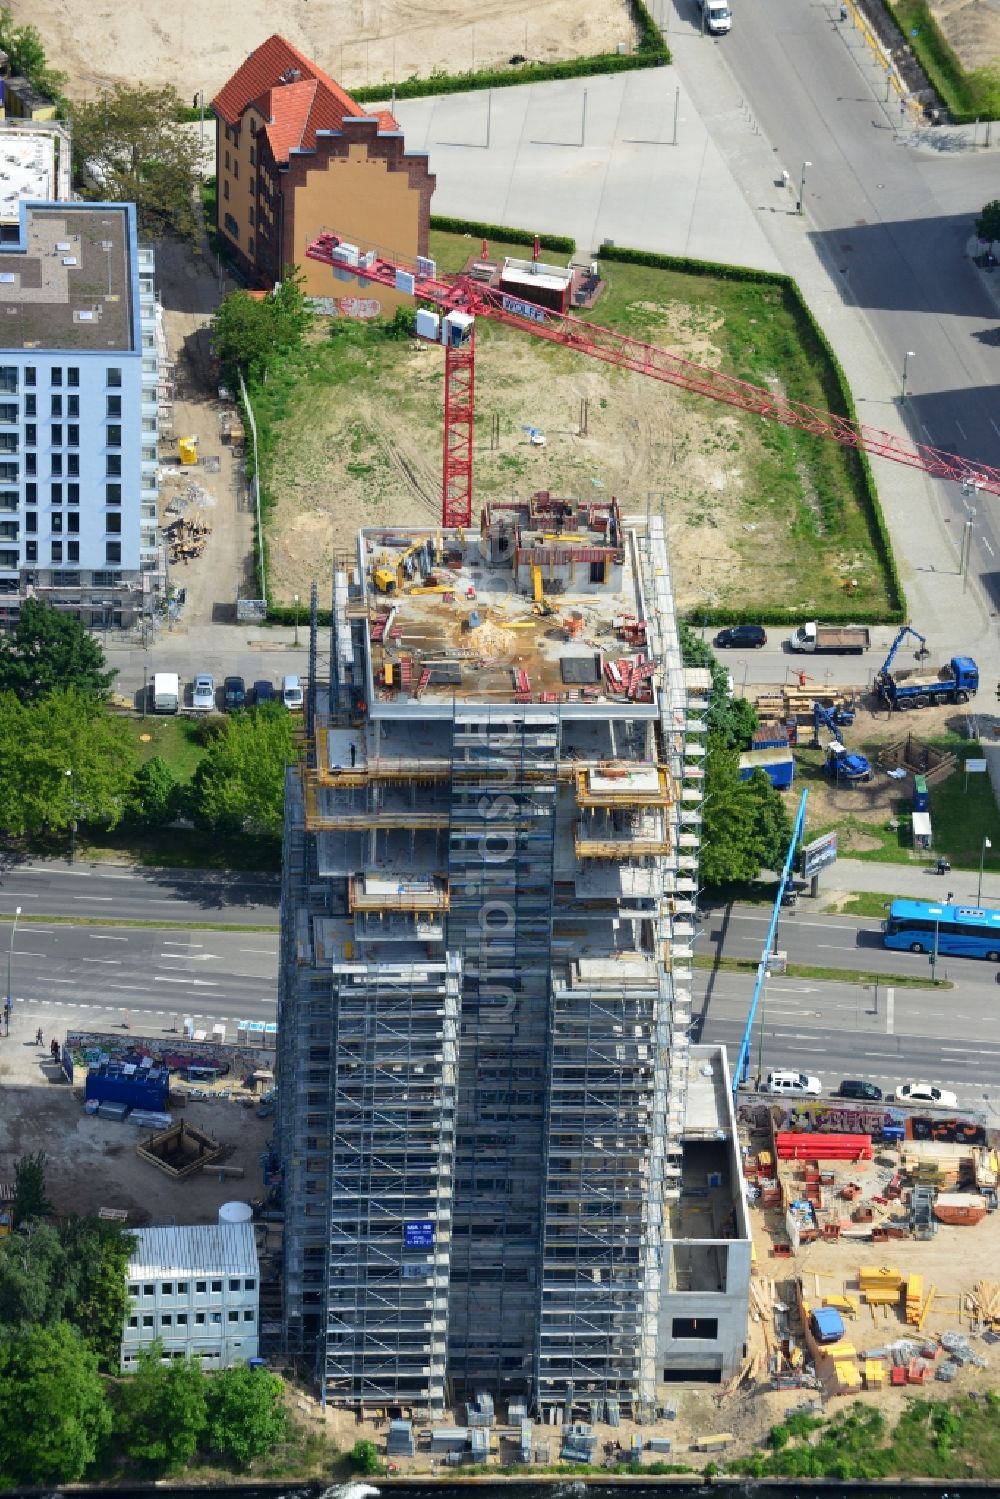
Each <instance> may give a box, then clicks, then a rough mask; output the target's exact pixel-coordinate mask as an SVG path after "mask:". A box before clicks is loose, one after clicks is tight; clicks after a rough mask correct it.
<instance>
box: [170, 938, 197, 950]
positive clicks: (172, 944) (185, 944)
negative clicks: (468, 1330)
mask: <svg viewBox="0 0 1000 1499" xmlns="http://www.w3.org/2000/svg"><path fill="white" fill-rule="evenodd" d="M163 945H164V947H183V948H188V947H204V945H205V944H204V942H178V941H176V940H175V939H174V938H172V937H164V939H163Z"/></svg>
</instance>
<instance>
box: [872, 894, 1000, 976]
mask: <svg viewBox="0 0 1000 1499" xmlns="http://www.w3.org/2000/svg"><path fill="white" fill-rule="evenodd" d="M935 932H936V933H937V951H938V952H939V953H940V955H941V956H942V957H948V958H950V957H955V958H988V959H989V961H990V962H991V963H998V962H1000V911H989V910H986V909H985V907H983V906H948V905H945V903H944V902H943V901H941V902H940V903H937V902H934V901H930V900H894V901H893V903H892V905H891V906H890V907H889V917H888V920H886V921H884V922H883V923H882V941H883V944H884V945H885V946H886V947H901V948H905V949H907V950H908V951H909V952H926V953H932V952H933V951H934V934H935Z"/></svg>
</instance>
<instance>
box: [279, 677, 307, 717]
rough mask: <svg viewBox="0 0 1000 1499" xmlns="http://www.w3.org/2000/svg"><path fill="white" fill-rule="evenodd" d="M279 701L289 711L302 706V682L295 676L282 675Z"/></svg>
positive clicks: (291, 711) (294, 710)
mask: <svg viewBox="0 0 1000 1499" xmlns="http://www.w3.org/2000/svg"><path fill="white" fill-rule="evenodd" d="M281 701H282V702H283V703H284V705H285V707H286V708H287V709H288V711H289V713H294V712H296V711H297V709H299V708H301V707H302V683H301V682H300V681H299V679H298V677H296V676H287V677H282V679H281Z"/></svg>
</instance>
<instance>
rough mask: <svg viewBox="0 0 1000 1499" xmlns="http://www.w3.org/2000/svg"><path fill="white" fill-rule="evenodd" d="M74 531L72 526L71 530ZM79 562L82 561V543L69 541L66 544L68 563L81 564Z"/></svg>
mask: <svg viewBox="0 0 1000 1499" xmlns="http://www.w3.org/2000/svg"><path fill="white" fill-rule="evenodd" d="M72 529H73V528H72V526H71V527H70V530H72ZM79 560H80V543H79V542H78V541H67V543H66V561H67V562H79Z"/></svg>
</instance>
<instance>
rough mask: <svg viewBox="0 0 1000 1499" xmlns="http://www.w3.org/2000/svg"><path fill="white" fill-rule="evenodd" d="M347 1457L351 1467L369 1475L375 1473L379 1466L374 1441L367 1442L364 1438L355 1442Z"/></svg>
mask: <svg viewBox="0 0 1000 1499" xmlns="http://www.w3.org/2000/svg"><path fill="white" fill-rule="evenodd" d="M347 1457H348V1461H349V1462H350V1463H351V1465H352V1467H355V1468H357V1470H358V1472H359V1473H365V1474H368V1475H370V1474H373V1473H377V1472H378V1471H379V1469H380V1467H381V1464H380V1462H379V1459H378V1448H377V1447H376V1446H375V1443H374V1442H369V1441H367V1440H366V1439H364V1438H361V1439H360V1440H359V1441H357V1442H355V1444H354V1446H353V1447H352V1448H351V1450H350V1452H349V1453H348V1454H347Z"/></svg>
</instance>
